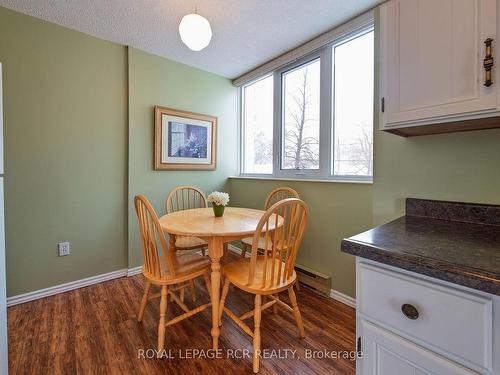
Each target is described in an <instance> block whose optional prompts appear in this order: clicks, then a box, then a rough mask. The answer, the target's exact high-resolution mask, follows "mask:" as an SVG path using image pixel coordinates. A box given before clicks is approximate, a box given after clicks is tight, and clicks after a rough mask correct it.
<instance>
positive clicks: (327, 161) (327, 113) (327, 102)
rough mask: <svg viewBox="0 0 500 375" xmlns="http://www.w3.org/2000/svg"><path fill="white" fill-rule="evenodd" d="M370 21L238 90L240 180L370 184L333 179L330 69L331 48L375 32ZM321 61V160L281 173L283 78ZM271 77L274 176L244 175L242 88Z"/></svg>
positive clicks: (369, 179) (365, 178) (368, 178)
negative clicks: (311, 167) (313, 167)
mask: <svg viewBox="0 0 500 375" xmlns="http://www.w3.org/2000/svg"><path fill="white" fill-rule="evenodd" d="M371 16H372V17H371V21H370V22H366V20H365V23H364V24H363V26H362V27H359V25H356V26H357V27H353V28H352V30H350V31H345V32H343V33H342V35H341V37H339V38H338V39H336V40H334V41H333V42H330V43H328V44H325V45H323V46H322V47H321V48H319V49H318V50H316V51H314V52H312V53H309V54H307V55H305V56H302V57H301V58H300V59H295V61H293V62H291V63H289V64H287V65H285V66H282V67H280V68H279V69H276V70H275V71H273V72H271V73H267V74H263V75H261V76H259V77H257V78H255V79H253V80H251V81H250V82H246V83H245V84H244V85H242V86H240V87H239V88H238V90H239V94H238V114H239V116H238V169H239V170H238V176H239V177H243V178H252V177H255V178H264V179H286V180H299V181H302V180H310V181H332V182H335V181H338V182H349V181H352V182H366V183H370V182H372V181H373V176H356V175H335V174H332V169H333V167H332V166H333V155H334V150H333V138H334V131H335V124H334V67H333V53H332V51H333V47H335V46H338V45H341V44H343V43H346V42H348V41H350V40H352V39H355V38H357V37H360V36H362V35H364V34H366V33H368V32H370V31H373V30H374V19H373V14H372V13H371ZM318 57H319V58H320V59H321V70H320V77H321V84H320V145H319V150H320V158H319V163H320V165H319V169H318V170H300V171H297V170H293V169H281V153H282V147H281V145H282V128H281V126H282V125H281V119H282V97H281V94H282V80H281V77H282V74H283V73H285V72H287V71H289V70H292V69H294V68H297V67H298V66H300V65H303V64H305V63H307V62H309V61H312V60H315V59H317V58H318ZM270 75H273V80H274V82H273V85H274V86H273V101H274V102H273V172H272V173H265V174H264V173H245V172H243V171H244V165H243V163H244V135H245V131H244V126H245V124H244V115H245V114H244V109H243V95H244V94H243V92H244V88H245V86H248V85H251V84H253V83H255V82H258V81H259V80H261V79H263V78H266V77H269V76H270Z"/></svg>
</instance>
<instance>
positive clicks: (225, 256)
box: [222, 242, 229, 264]
mask: <svg viewBox="0 0 500 375" xmlns="http://www.w3.org/2000/svg"><path fill="white" fill-rule="evenodd" d="M228 251H229V244H228V243H227V242H226V243H224V253H223V255H222V263H223V264H227V253H228Z"/></svg>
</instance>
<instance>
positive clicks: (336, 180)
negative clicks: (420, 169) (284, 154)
mask: <svg viewBox="0 0 500 375" xmlns="http://www.w3.org/2000/svg"><path fill="white" fill-rule="evenodd" d="M228 178H229V179H235V180H270V181H295V182H326V183H341V184H362V185H373V180H349V179H342V178H331V179H313V178H287V177H272V176H269V177H264V176H229V177H228Z"/></svg>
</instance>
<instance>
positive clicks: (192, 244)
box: [165, 186, 208, 301]
mask: <svg viewBox="0 0 500 375" xmlns="http://www.w3.org/2000/svg"><path fill="white" fill-rule="evenodd" d="M203 207H208V204H207V198H206V197H205V194H204V193H203V191H201V190H200V189H198V188H197V187H194V186H178V187H176V188H175V189H174V190H172V191H171V192H170V193H169V194H168V196H167V200H166V201H165V211H166V213H167V214H169V213H171V212H176V211H182V210H189V209H191V208H203ZM169 238H170V249H171V250H172V251H173V252H176V251H177V250H194V249H201V253H202V254H203V255H205V249H206V248H207V247H208V244H207V242H206V241H204V240H202V239H201V238H197V237H190V236H176V235H173V234H169ZM191 298H192V299H193V301H196V288H195V286H194V284H192V285H191ZM181 300H182V301H184V290H182V291H181Z"/></svg>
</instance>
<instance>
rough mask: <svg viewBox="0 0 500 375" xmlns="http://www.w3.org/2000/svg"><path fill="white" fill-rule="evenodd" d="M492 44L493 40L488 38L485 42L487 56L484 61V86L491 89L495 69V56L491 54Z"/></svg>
mask: <svg viewBox="0 0 500 375" xmlns="http://www.w3.org/2000/svg"><path fill="white" fill-rule="evenodd" d="M491 42H493V39H491V38H488V39H486V40H485V41H484V45H485V46H486V47H485V56H484V61H483V66H484V85H485V86H486V87H489V86H491V85H492V84H493V82H492V81H491V68H492V67H493V54H492V52H491Z"/></svg>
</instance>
